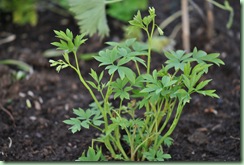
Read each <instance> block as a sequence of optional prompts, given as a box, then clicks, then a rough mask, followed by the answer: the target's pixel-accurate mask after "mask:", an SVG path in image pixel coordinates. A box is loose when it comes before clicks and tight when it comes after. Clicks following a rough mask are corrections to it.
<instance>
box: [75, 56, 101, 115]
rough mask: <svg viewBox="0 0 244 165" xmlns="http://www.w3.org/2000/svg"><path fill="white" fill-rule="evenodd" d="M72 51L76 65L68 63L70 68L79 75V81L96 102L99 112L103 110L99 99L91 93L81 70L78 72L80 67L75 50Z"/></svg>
mask: <svg viewBox="0 0 244 165" xmlns="http://www.w3.org/2000/svg"><path fill="white" fill-rule="evenodd" d="M73 53H74V56H75V63H76V67H74V66H73V65H71V64H70V66H71V68H73V69H74V70H75V71H76V73H77V74H78V76H79V79H80V81H81V83H82V84H83V85H84V86H85V88H86V89H87V90H88V91H89V93H90V95H91V97H92V98H93V100H94V101H95V103H96V104H97V106H98V108H99V110H100V111H101V113H102V112H103V108H102V106H101V105H100V103H99V101H98V100H97V98H96V96H95V94H94V93H93V91H92V90H91V88H90V87H89V85H88V84H87V83H86V81H85V80H84V78H83V76H82V75H81V72H80V67H79V62H78V59H77V55H76V52H73Z"/></svg>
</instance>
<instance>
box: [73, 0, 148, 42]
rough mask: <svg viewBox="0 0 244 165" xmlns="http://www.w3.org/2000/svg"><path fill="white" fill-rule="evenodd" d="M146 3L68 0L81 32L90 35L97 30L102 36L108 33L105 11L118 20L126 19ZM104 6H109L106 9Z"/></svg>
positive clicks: (145, 1)
mask: <svg viewBox="0 0 244 165" xmlns="http://www.w3.org/2000/svg"><path fill="white" fill-rule="evenodd" d="M116 2H119V3H116ZM147 3H148V2H147V0H133V1H131V0H89V1H87V0H69V4H70V11H71V12H73V13H74V15H75V19H76V20H77V23H78V25H79V27H80V31H81V33H86V34H88V35H90V36H92V35H93V34H95V33H96V32H98V35H99V36H100V37H102V38H103V37H104V36H108V34H109V27H108V24H107V18H106V13H107V14H109V15H110V16H112V17H114V18H116V19H118V20H121V21H128V20H130V19H131V18H132V17H133V15H134V12H136V10H138V9H145V8H146V7H147ZM106 6H109V8H108V9H106Z"/></svg>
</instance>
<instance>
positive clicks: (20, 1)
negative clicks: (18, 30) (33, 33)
mask: <svg viewBox="0 0 244 165" xmlns="http://www.w3.org/2000/svg"><path fill="white" fill-rule="evenodd" d="M36 3H37V0H1V1H0V9H1V10H3V11H6V12H11V13H12V17H13V22H14V23H16V24H20V25H24V24H28V23H29V24H31V25H32V26H34V25H36V23H37V20H38V15H37V11H36Z"/></svg>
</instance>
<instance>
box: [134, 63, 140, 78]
mask: <svg viewBox="0 0 244 165" xmlns="http://www.w3.org/2000/svg"><path fill="white" fill-rule="evenodd" d="M135 65H136V70H137V73H138V75H139V76H140V75H141V71H140V68H139V66H138V63H137V62H136V61H135Z"/></svg>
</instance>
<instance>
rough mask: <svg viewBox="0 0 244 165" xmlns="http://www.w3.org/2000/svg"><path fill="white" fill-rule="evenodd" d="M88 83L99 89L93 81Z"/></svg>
mask: <svg viewBox="0 0 244 165" xmlns="http://www.w3.org/2000/svg"><path fill="white" fill-rule="evenodd" d="M86 82H87V83H88V84H90V85H91V86H92V87H93V88H94V89H98V87H97V85H96V84H95V83H94V82H92V81H86Z"/></svg>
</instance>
